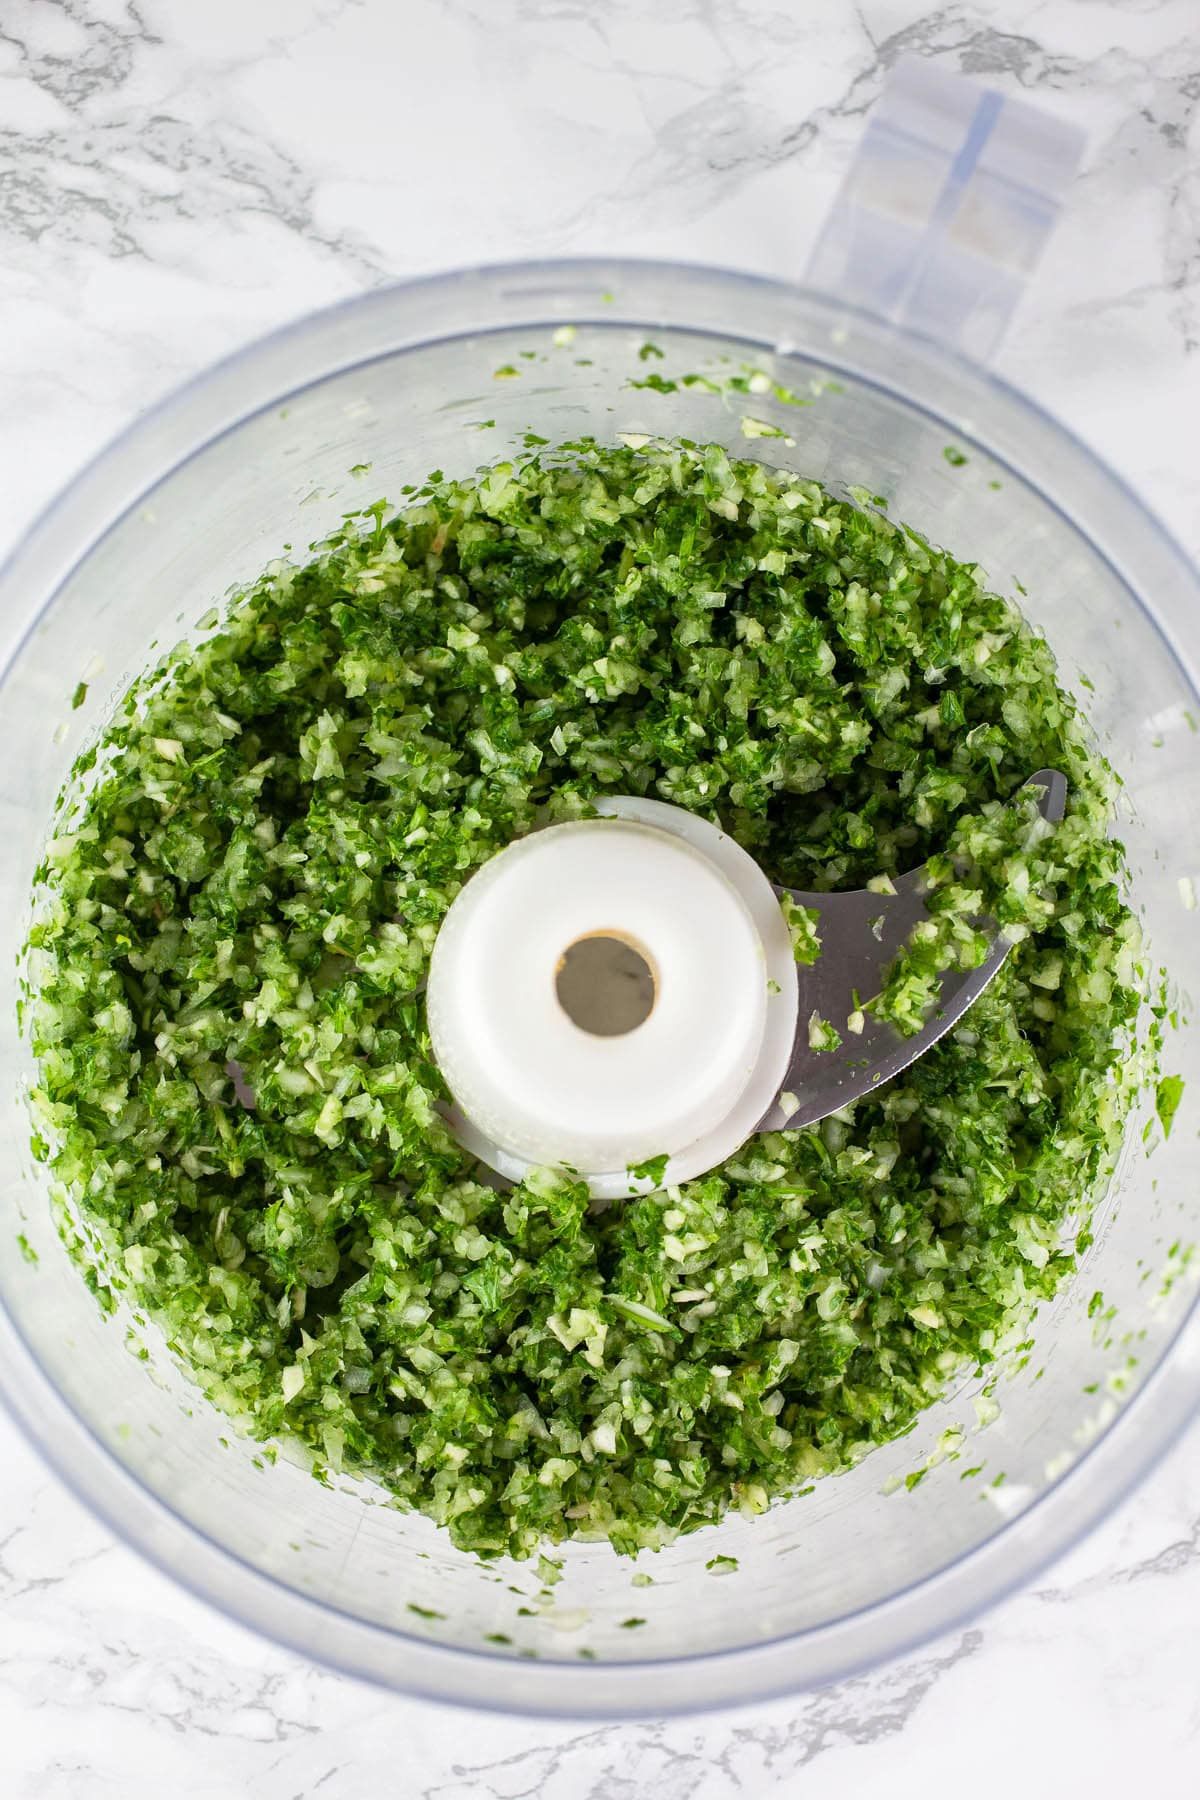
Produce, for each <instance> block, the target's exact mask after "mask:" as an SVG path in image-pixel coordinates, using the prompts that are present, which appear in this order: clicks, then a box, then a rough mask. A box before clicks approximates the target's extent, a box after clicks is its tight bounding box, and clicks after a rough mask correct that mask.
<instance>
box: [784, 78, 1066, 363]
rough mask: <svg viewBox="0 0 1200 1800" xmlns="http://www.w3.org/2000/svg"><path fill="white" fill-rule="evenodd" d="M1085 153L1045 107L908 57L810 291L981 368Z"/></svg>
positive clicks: (834, 215) (815, 256) (846, 188)
mask: <svg viewBox="0 0 1200 1800" xmlns="http://www.w3.org/2000/svg"><path fill="white" fill-rule="evenodd" d="M1084 144H1085V138H1084V134H1083V132H1082V131H1080V130H1079V129H1078V128H1077V127H1076V126H1074V125H1069V124H1067V123H1066V122H1065V121H1064V120H1062V119H1056V118H1054V117H1053V116H1052V115H1051V114H1049V113H1045V112H1043V111H1042V110H1041V109H1040V108H1039V107H1036V106H1029V105H1027V104H1026V103H1025V102H1024V101H1021V100H1010V99H1008V98H1007V97H1006V96H1005V95H1003V94H1000V93H997V92H996V91H995V89H993V88H986V87H981V86H979V85H978V83H976V82H973V81H968V80H967V79H966V78H965V77H964V76H961V75H955V74H952V73H950V72H949V71H948V70H946V69H944V68H943V67H942V66H941V65H940V64H938V63H934V62H929V61H927V60H925V59H924V58H922V57H918V56H905V57H902V58H901V59H900V61H899V62H897V64H896V65H895V67H894V68H893V70H892V72H891V74H890V75H889V76H888V79H887V82H886V84H885V86H884V89H883V92H882V94H881V95H880V97H879V99H878V100H877V101H876V103H875V105H874V107H873V108H872V110H871V114H870V117H869V119H868V122H867V128H866V131H865V133H864V134H863V139H862V142H861V144H860V145H859V147H858V151H857V153H856V155H855V158H854V161H853V163H852V164H851V166H850V169H849V170H848V172H847V174H846V177H845V179H844V181H843V182H842V185H841V188H840V190H839V192H838V196H837V199H836V200H835V201H834V204H833V207H832V209H831V211H830V213H829V216H828V218H827V219H826V221H825V225H824V228H823V230H822V232H821V236H820V237H819V239H818V240H817V244H816V247H815V249H814V250H813V253H812V257H811V259H810V261H809V265H808V280H809V282H810V284H811V285H812V286H814V287H819V288H824V289H826V290H827V291H829V292H832V293H834V294H836V295H837V296H838V297H839V298H840V299H843V300H845V301H847V302H848V303H849V304H851V305H853V306H856V307H862V308H864V309H865V310H867V311H869V312H873V313H877V314H882V315H883V317H885V318H888V319H894V320H895V321H896V323H897V324H902V325H905V326H907V327H908V328H909V329H910V330H913V331H917V332H920V333H921V334H922V335H924V336H926V337H932V338H936V339H937V341H938V342H939V343H941V344H944V345H946V346H948V347H949V348H952V349H956V350H958V351H959V352H960V353H961V354H962V355H965V356H968V357H971V358H972V359H974V360H975V361H978V362H986V361H987V360H988V359H989V358H990V357H991V356H992V355H993V353H994V352H995V350H996V347H997V345H998V344H999V343H1000V340H1001V338H1002V337H1003V335H1004V333H1005V330H1006V329H1007V326H1008V322H1009V319H1010V318H1011V316H1012V313H1013V309H1014V308H1015V306H1016V304H1017V301H1018V300H1019V298H1020V296H1021V291H1022V289H1023V288H1024V286H1025V282H1026V280H1027V279H1028V277H1029V275H1030V274H1031V273H1032V271H1033V268H1034V266H1035V264H1036V263H1037V260H1038V257H1039V256H1040V255H1041V252H1042V249H1043V246H1044V245H1045V242H1046V240H1047V238H1048V237H1049V235H1050V232H1051V231H1052V230H1053V228H1054V225H1055V222H1056V220H1057V218H1058V213H1059V208H1060V205H1061V203H1062V198H1063V195H1064V194H1065V192H1066V189H1067V188H1068V186H1069V185H1070V183H1071V181H1072V179H1073V177H1074V175H1075V172H1076V170H1077V168H1078V166H1079V162H1080V159H1081V157H1082V155H1083V149H1084Z"/></svg>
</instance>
